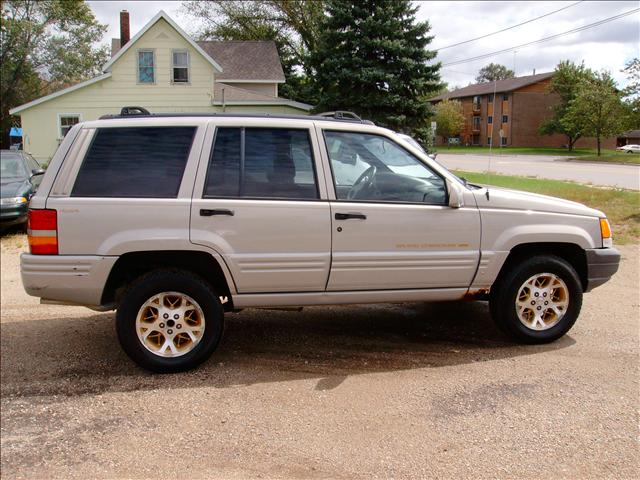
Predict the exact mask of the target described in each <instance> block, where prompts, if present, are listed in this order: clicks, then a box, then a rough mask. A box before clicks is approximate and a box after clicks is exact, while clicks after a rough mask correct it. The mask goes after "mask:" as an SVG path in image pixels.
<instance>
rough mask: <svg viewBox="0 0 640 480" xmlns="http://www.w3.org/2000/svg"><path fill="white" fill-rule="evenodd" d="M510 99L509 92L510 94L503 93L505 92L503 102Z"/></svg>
mask: <svg viewBox="0 0 640 480" xmlns="http://www.w3.org/2000/svg"><path fill="white" fill-rule="evenodd" d="M508 100H509V94H508V93H503V94H502V101H503V102H506V101H508Z"/></svg>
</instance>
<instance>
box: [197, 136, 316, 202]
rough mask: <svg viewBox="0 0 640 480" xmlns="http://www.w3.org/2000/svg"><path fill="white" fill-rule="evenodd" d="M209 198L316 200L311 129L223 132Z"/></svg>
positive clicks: (210, 173)
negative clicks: (309, 130) (310, 137)
mask: <svg viewBox="0 0 640 480" xmlns="http://www.w3.org/2000/svg"><path fill="white" fill-rule="evenodd" d="M204 197H205V198H207V197H209V198H211V197H233V198H240V197H246V198H282V199H301V200H304V199H317V198H318V188H317V182H316V175H315V170H314V166H313V155H312V153H311V143H310V141H309V132H308V130H295V129H284V128H235V127H234V128H218V130H217V131H216V138H215V144H214V147H213V150H212V152H211V160H210V162H209V170H208V172H207V182H206V186H205V192H204Z"/></svg>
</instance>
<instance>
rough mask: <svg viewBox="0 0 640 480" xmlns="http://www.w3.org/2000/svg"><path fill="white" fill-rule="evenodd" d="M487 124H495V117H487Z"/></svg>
mask: <svg viewBox="0 0 640 480" xmlns="http://www.w3.org/2000/svg"><path fill="white" fill-rule="evenodd" d="M487 123H488V124H489V125H491V124H493V115H489V116H488V117H487Z"/></svg>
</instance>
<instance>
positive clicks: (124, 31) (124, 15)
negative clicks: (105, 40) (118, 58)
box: [120, 10, 131, 48]
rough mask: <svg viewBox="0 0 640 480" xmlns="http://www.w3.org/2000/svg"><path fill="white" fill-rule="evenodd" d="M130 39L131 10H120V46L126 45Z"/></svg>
mask: <svg viewBox="0 0 640 480" xmlns="http://www.w3.org/2000/svg"><path fill="white" fill-rule="evenodd" d="M129 40H131V35H130V33H129V12H127V11H126V10H122V11H121V12H120V48H122V47H124V46H125V44H126V43H127V42H128V41H129Z"/></svg>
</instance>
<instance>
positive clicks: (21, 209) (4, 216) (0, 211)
mask: <svg viewBox="0 0 640 480" xmlns="http://www.w3.org/2000/svg"><path fill="white" fill-rule="evenodd" d="M28 210H29V206H28V204H26V203H21V204H18V205H2V207H0V224H2V226H3V227H9V226H11V225H18V224H21V223H24V222H26V221H27V211H28Z"/></svg>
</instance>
